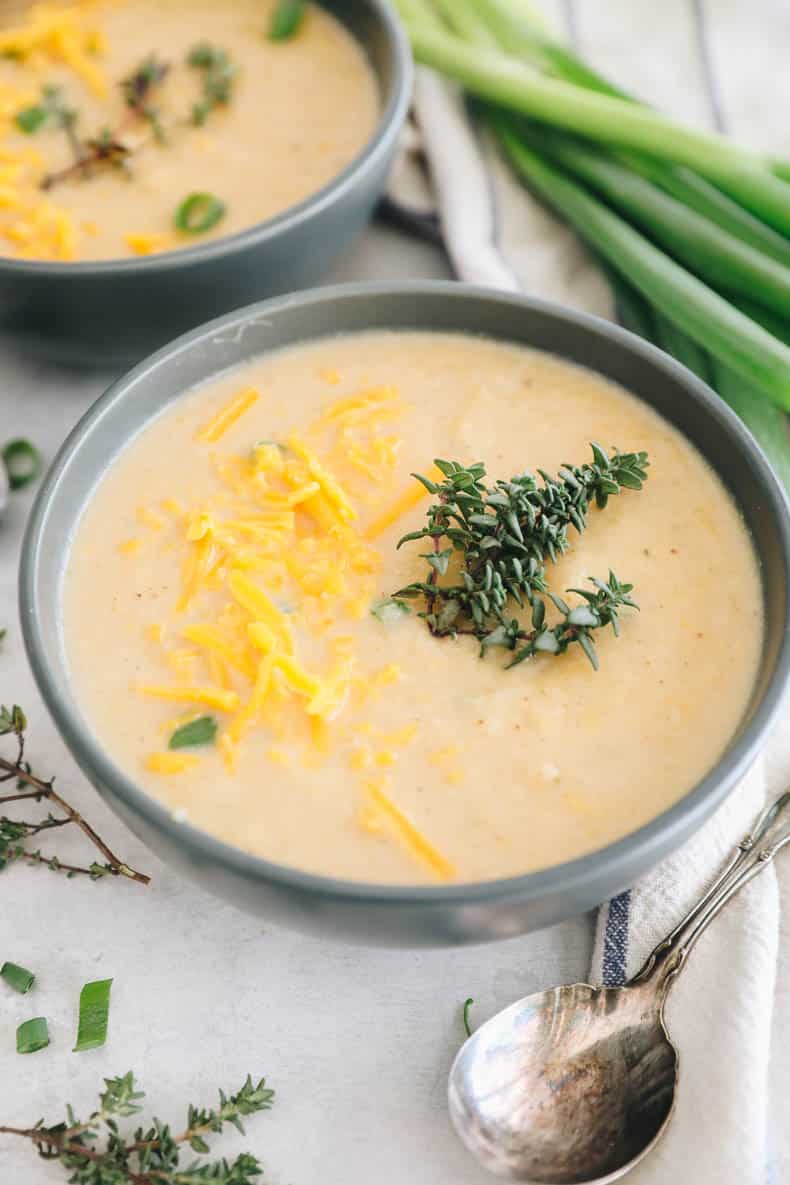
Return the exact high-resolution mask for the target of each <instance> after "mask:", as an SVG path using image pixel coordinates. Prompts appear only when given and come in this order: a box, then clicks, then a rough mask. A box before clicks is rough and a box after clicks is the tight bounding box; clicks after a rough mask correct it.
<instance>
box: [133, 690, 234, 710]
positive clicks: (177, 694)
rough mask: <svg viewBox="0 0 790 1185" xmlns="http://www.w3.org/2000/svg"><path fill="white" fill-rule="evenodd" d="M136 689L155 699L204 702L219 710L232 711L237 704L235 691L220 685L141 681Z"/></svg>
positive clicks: (207, 705)
mask: <svg viewBox="0 0 790 1185" xmlns="http://www.w3.org/2000/svg"><path fill="white" fill-rule="evenodd" d="M137 690H138V691H139V692H140V694H141V695H150V696H154V697H155V698H156V699H169V700H174V701H175V702H177V703H183V704H204V705H205V706H206V707H207V708H216V709H217V710H218V711H220V712H232V711H233V710H234V708H237V707H238V706H239V697H238V695H237V694H236V692H235V691H225V690H224V689H222V688H220V687H168V686H166V685H164V684H157V683H141V684H140V686H139V687H138V689H137Z"/></svg>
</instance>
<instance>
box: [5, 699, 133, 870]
mask: <svg viewBox="0 0 790 1185" xmlns="http://www.w3.org/2000/svg"><path fill="white" fill-rule="evenodd" d="M26 728H27V719H26V717H25V713H24V712H23V711H22V709H21V708H20V707H19V705H18V704H14V706H13V707H12V708H10V709H9V708H6V707H5V706H0V737H2V736H11V737H13V738H14V740H15V741H16V755H15V758H14V760H9V759H8V758H6V757H0V783H2V782H16V789H17V793H16V794H6V795H3V796H0V804H4V803H12V802H23V801H26V800H35V801H36V802H41V801H42V800H46V801H47V802H49V803H52V804H53V805H54V806H56V807H57V808H59V809H60V810H61V811H62V812H63V817H62V818H56V817H55V816H54V815H52V814H48V815H47V817H46V818H45V819H39V820H36V821H34V822H29V821H27V820H17V819H9V818H8V817H7V816H5V815H2V816H0V871H2V870H3V869H4V868H6V867H7V866H8V865H9V864H13V863H14V862H15V861H17V860H24V861H26V862H27V863H28V864H41V865H44V866H45V867H46V868H49V869H51V870H52V871H53V872H64V873H65V874H66V875H67V876H69V877H72V876H78V875H83V876H89V877H90V878H91V880H99V879H100V878H101V877H104V876H124V877H127V878H128V879H129V880H133V881H137V882H138V884H141V885H147V884H149V883H150V880H151V878H150V877H149V876H146V875H145V873H142V872H136V871H135V870H134V869H133V868H130V867H129V865H128V864H125V863H124V862H123V861H122V860H119V859H118V857H117V856H116V855H115V853H114V852H113V851H112V850H111V849H110V848H109V847H108V846H107V844H106V843H105V842H104V840H103V839H102V838H101V837H100V836H99V835H97V833H96V832H95V831H94V829H93V828H92V827H91V825H90V823H88V821H87V820H86V819H84V818H83V817H82V815H81V814H80V813H79V812H78V811H76V810H75V809H74V807H73V806H70V805H69V803H67V802H66V800H65V799H63V798H61V796H60V795H59V794H57V793H56V792H55V788H54V782H55V779H54V778H50V779H49V781H44V780H43V779H42V778H38V777H36V775H35V774H34V773H33V772H32V770H31V768H30V764H29V762H27V761H26V760H25V730H26ZM69 824H74V825H76V826H77V827H79V828H80V830H81V831H82V832H83V833H84V834H85V835H86V836H87V837H88V839H89V840H90V841H91V843H92V844H93V845H94V847H96V848H98V850H99V851H100V852H101V854H102V856H103V857H104V859H105V863H104V864H99V863H97V862H94V863H92V864H91V865H90V866H89V867H87V868H84V867H80V866H78V865H74V864H64V863H63V862H62V861H61V860H59V859H58V857H57V856H44V855H42V854H41V852H40V851H38V850H37V849H35V850H32V849H30V848H29V847H27V846H26V840H29V839H30V838H31V837H32V836H34V835H39V834H41V832H44V831H51V830H53V829H55V828H58V827H67V826H68V825H69Z"/></svg>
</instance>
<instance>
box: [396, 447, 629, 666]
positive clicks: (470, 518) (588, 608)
mask: <svg viewBox="0 0 790 1185" xmlns="http://www.w3.org/2000/svg"><path fill="white" fill-rule="evenodd" d="M591 448H592V453H593V459H592V462H588V463H587V464H584V465H563V466H562V468H561V469H560V470H559V472H558V474H557V476H556V477H552V476H551V475H550V474H548V473H546V472H545V471H544V470H542V469H541V470H538V473H539V475H540V479H541V480H540V481H539V480H538V479H537V478H536V477H535V476H534V475H533V474H531V473H523V474H520V475H519V476H517V477H514V478H512V479H511V480H510V481H502V480H500V481H497V482H495V483H494V485H493V486H492V487H490V488H489V487H488V486H486V484H485V482H484V480H483V479H484V478H485V476H486V470H485V466H484V465H483V464H481V463H477V464H474V465H469V466H463V465H460V464H458V462H456V461H442V460H437V461H436V462H435V464H436V466H437V467H438V468H439V469H440V471H441V472H442V473H443V474H444V477H445V480H444V481H443V482H439V483H437V482H434V481H431V480H430V479H428V478H426V477H421V476H420V475H419V474H415V475H414V476H415V477H416V478H417V480H418V481H420V482H421V483H422V484H423V485H424V486H425V488H426V489H427V490H428V492H429V493H430V494H433V495H434V496H435V497H436V498H437V501H435V502H433V503H432V504H431V506H430V507H429V508H428V512H427V518H428V522H427V525H426V526H425V527H423V528H421V529H420V530H419V531H412V532H410V533H409V534H408V535H404V537H403V538H402V539H401V540H400V542H399V543H398V547H400V546H402V544H404V543H406V542H408V541H411V540H421V539H429V540H430V541H431V548H432V550H431V551H429V552H427V553H424V554H423V556H422V558H423V559H425V560H426V562H427V564H428V566H429V569H430V570H429V573H428V576H427V578H426V579H425V580H423V581H416V582H414V583H412V584H409V585H407V586H406V587H405V588H402V589H400V590H399V591H398V592H396V593H394V594H393V597H394V598H396V599H398V598H407V599H420V598H422V599H423V601H424V606H425V608H424V611H423V612H422V613H421V614H420V616H421V617H423V618H424V619H425V621H426V623H427V625H428V628H429V629H430V631H431V633H432V634H434V635H436V636H437V637H455V636H456V635H458V634H470V635H472V636H473V637H475V638H477V640H478V641H479V642H480V647H481V654H485V652H486V650H487V649H489V648H490V647H493V646H504V647H506V648H508V649H510V650H515V649H516V647H517V646H518V643H519V642H523V643H524V645H523V646H522V648H521V649H520V650H518V653H517V654H516V656H515V659H514V663H512V664H511V665H515V663H517V662H521V661H523V660H524V659H525V658H529V657H531V655H533V654H535V653H538V652H543V653H549V654H562V653H564V652H565V651H566V650H567V649H568V647H569V646H570V644H571V643H572V642H578V643H579V644H580V645H581V647H582V649H583V650H584V652H585V654H586V655H587V657H588V658H589V660H590V662H591V663H592V664H593V666H596V665H597V659H596V656H595V647H594V645H593V641H592V633H593V631H595V630H597V629H601V628H603V627H605V626H607V625H611V626H612V627H613V629H614V630H615V633H616V632H617V625H618V610H619V609H620V608H622V607H623V606H630V607H632V608H636V605H635V603H634V602H633V601H632V600H631V599H630V597H629V593H630V592H631V591H632V588H633V586H632V585H630V584H623V583H621V582H620V581H619V580H618V579H617V577H616V576H615V575H614V573H613V572H610V573H609V579H608V582H606V583H604V582H602V581H598V580H593V584H594V586H595V589H596V591H595V592H588V591H586V590H583V591H581V590H578V589H576V590H571V591H575V592H578V593H579V595H580V596H581V597H582V598H583V602H584V603H583V604H581V605H577V606H576V607H575V608H571V607H570V606H568V605H567V604H566V603H565V601H563V600H562V599H561V598H559V597H556V596H553V595H552V594H550V593H548V588H547V583H546V568H545V562H546V560H547V559H548V560H551V561H552V563H554V562H556V560H557V559H558V557H559V556H560V555H562V554H563V552H565V551H567V549H568V547H569V541H568V531H569V529H570V527H575V529H576V530H577V531H578V532H580V533H581V532H582V531H583V530H584V529H585V526H586V523H587V514H588V511H589V508H590V506H591V505H592V504H593V503H595V505H596V506H598V507H599V508H600V509H603V508H604V507H605V506H606V504H607V502H608V500H609V498H610V497H612V496H613V495H615V494H619V493H620V490H621V489H623V488H625V489H630V490H640V489H641V488H642V485H643V483H644V482H645V480H646V478H647V466H648V460H647V454H646V453H643V452H638V453H620V452H615V453H614V454H613V456H612V457H611V458H610V457H609V456H608V454H607V452H606V450H605V449H603V448H602V447H601V446H600V445H598V444H592V445H591ZM443 543H446V544H447V546H446V547H445V546H443ZM451 560H455V561H456V564H455V566H454V568H453V574H454V579H452V580H451V581H450V582H448V583H444V584H442V583H440V579H441V578H442V577H445V576H447V575H448V572H449V571H450V564H451ZM456 567H457V576H456V575H455V572H456ZM544 594H546V595H548V596H549V597H550V599H551V600H552V601H553V603H554V605H555V606H556V608H557V609H558V610H559V612H560V614H561V615H562V616H561V620H560V621H559V622H558V623H557V624H556V625H553V626H547V625H546V623H545V614H546V605H545V600H544V599H543V598H544ZM511 602H515V603H516V605H517V606H518V607H519V608H520V609H524V608H525V606H527V605H528V606H530V608H531V612H532V629H531V630H526V629H524V628H523V625H522V624H521V623H520V622H519V620H518V619H516V618H513V617H512V616H510V615H509V613H512V609H511V607H510V606H511ZM508 611H509V612H508Z"/></svg>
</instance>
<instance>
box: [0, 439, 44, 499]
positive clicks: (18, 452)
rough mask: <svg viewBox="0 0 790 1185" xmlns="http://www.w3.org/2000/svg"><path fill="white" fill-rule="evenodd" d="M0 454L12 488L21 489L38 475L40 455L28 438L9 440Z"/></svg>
mask: <svg viewBox="0 0 790 1185" xmlns="http://www.w3.org/2000/svg"><path fill="white" fill-rule="evenodd" d="M0 456H2V458H3V463H4V464H5V467H6V470H7V472H8V484H9V485H10V486H11V489H12V490H21V489H22V487H23V486H26V485H27V484H28V483H29V482H31V481H34V480H35V479H36V478H37V477H38V474H39V471H40V469H41V457H40V455H39V453H38V450H37V449H35V448H34V447H33V445H32V444H31V443H30V441H29V440H9V442H8V444H7V445H5V447H4V448H3V451H2V453H0Z"/></svg>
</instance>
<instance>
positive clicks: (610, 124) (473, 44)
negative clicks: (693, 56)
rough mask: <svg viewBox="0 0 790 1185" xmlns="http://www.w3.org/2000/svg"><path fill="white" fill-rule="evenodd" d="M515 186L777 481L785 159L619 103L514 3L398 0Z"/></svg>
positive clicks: (787, 185)
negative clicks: (749, 438)
mask: <svg viewBox="0 0 790 1185" xmlns="http://www.w3.org/2000/svg"><path fill="white" fill-rule="evenodd" d="M397 5H398V8H399V10H400V12H401V16H402V17H403V20H404V22H405V24H406V27H407V29H408V32H409V35H410V38H411V42H412V46H413V49H414V53H415V56H416V58H417V60H418V61H420V62H422V63H423V64H425V65H427V66H431V67H433V68H434V69H436V70H437V71H439V72H440V73H442V74H444V75H446V76H447V77H449V78H453V79H455V80H456V81H458V82H460V83H461V84H462V85H463V86H464V87H465V88H466V90H467V92H468V93H469V95H470V96H471V97H472V98H473V99H474V100H475V103H476V111H477V113H478V114H479V116H480V118H481V120H482V121H484V122H485V123H486V124H487V125H488V127H489V128H490V129H491V131H492V132H493V134H494V136H495V137H496V139H497V141H498V142H499V144H500V146H501V148H502V150H503V152H504V154H505V155H506V157H507V158H508V160H509V161H510V163H511V165H512V167H513V168H514V170H515V171H516V172H517V174H518V175H519V176H520V177H521V178H522V179H523V181H524V182H525V183H526V184H527V185H528V186H529V188H530V189H531V190H532V192H533V193H534V194H536V195H537V196H538V197H539V198H540V199H541V200H542V201H544V202H545V203H546V204H547V205H548V206H550V207H551V208H553V209H554V210H555V211H556V212H557V213H558V214H559V215H561V216H562V217H563V218H564V219H565V220H566V221H567V222H569V223H570V224H571V225H572V226H573V227H574V228H575V230H576V231H577V233H578V234H579V235H580V237H581V238H583V239H584V240H585V242H586V243H587V244H588V246H589V247H590V248H591V249H592V251H593V252H594V253H595V255H596V256H597V257H598V259H599V260H600V261H601V264H602V265H603V266H604V267H605V268H606V270H607V273H608V275H609V277H610V280H611V283H612V285H613V289H614V293H615V297H616V301H617V306H618V312H619V315H620V319H621V320H622V322H623V324H625V325H626V327H627V328H629V329H631V330H632V331H633V332H636V333H639V334H641V335H642V336H643V337H646V338H647V339H649V340H650V341H652V342H654V343H655V344H657V345H659V346H660V347H661V348H663V349H664V350H666V351H667V352H668V353H670V354H672V355H673V356H674V357H675V358H677V359H678V360H679V361H681V362H683V363H684V364H685V365H686V366H689V367H690V368H691V369H692V370H693V371H695V372H696V373H697V374H698V375H699V376H700V377H701V378H703V379H704V380H705V381H706V382H708V383H709V384H710V385H711V386H713V387H714V388H715V389H716V390H717V391H718V393H719V394H720V395H721V396H722V398H723V399H725V400H726V402H727V403H729V404H730V406H731V407H732V408H733V409H734V410H735V411H736V412H737V413H738V415H739V416H740V417H741V418H742V419H743V420H744V422H745V423H746V424H747V425H748V427H749V428H750V429H751V431H752V433H753V434H754V436H755V437H756V438H757V440H758V441H759V443H760V444H761V445H762V447H763V449H764V450H765V452H766V454H767V455H768V457H769V458H770V460H771V461H772V463H773V465H774V467H775V469H776V471H777V472H778V474H779V475H780V477H781V478H782V480H783V481H784V484H785V486H786V487H787V488H788V489H790V435H788V424H787V414H786V413H787V412H788V411H790V162H787V161H781V160H777V159H774V158H771V157H768V156H765V155H760V154H758V153H754V152H750V151H749V150H747V149H745V148H742V147H740V146H738V145H737V144H735V143H734V142H733V141H731V140H729V139H727V138H726V137H724V136H721V135H717V134H714V133H708V132H703V131H697V130H695V129H692V128H689V127H687V126H685V125H683V124H681V123H678V122H677V121H675V120H672V119H669V118H667V117H665V116H663V115H662V114H660V113H659V112H657V111H654V110H652V109H651V108H648V107H646V106H643V105H642V104H640V103H638V102H636V101H635V100H633V99H632V98H631V97H630V96H628V95H627V94H625V93H624V92H623V91H621V90H619V89H618V88H617V87H616V86H614V85H613V84H612V83H610V82H609V81H608V80H607V79H605V78H604V77H602V76H601V75H599V74H598V73H596V72H595V71H594V70H592V69H590V68H589V67H588V66H587V65H586V64H585V63H584V62H583V61H582V60H581V59H580V58H578V57H576V56H575V55H574V54H573V53H572V52H571V51H570V50H568V49H567V48H566V47H565V46H564V45H562V44H561V43H560V42H558V41H555V40H553V39H552V38H551V36H549V35H548V34H547V32H546V30H545V27H544V26H543V25H542V23H541V21H540V19H539V17H538V16H536V15H535V13H534V12H533V11H532V9H531V8H530V5H529V2H528V0H397Z"/></svg>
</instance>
